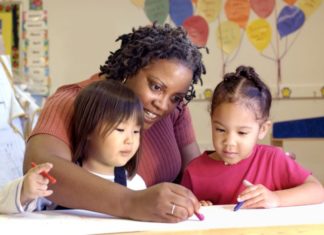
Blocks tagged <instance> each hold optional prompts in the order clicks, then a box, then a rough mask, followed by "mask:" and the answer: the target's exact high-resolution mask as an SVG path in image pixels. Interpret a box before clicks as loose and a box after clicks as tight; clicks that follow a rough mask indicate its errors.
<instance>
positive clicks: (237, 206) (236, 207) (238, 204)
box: [233, 201, 244, 211]
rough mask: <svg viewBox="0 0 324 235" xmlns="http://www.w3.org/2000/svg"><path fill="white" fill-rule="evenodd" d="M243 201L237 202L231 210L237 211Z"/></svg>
mask: <svg viewBox="0 0 324 235" xmlns="http://www.w3.org/2000/svg"><path fill="white" fill-rule="evenodd" d="M243 203H244V201H241V202H238V203H237V204H236V205H235V207H234V209H233V211H237V210H238V209H240V208H241V206H243Z"/></svg>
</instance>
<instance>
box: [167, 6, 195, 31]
mask: <svg viewBox="0 0 324 235" xmlns="http://www.w3.org/2000/svg"><path fill="white" fill-rule="evenodd" d="M192 15H193V6H192V2H191V0H170V17H171V19H172V21H173V22H174V23H175V24H176V25H177V26H180V25H182V24H183V21H185V19H187V18H189V17H190V16H192Z"/></svg>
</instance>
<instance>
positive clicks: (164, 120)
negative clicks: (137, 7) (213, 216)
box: [24, 24, 205, 222]
mask: <svg viewBox="0 0 324 235" xmlns="http://www.w3.org/2000/svg"><path fill="white" fill-rule="evenodd" d="M118 40H121V46H120V48H119V49H118V50H116V51H115V52H114V53H111V55H110V56H109V57H108V60H107V61H106V62H105V65H103V66H101V67H100V70H101V72H100V73H99V74H95V75H93V76H92V77H91V78H90V79H88V80H85V81H83V82H80V83H78V84H72V85H67V86H63V87H61V88H59V89H58V90H57V92H56V93H55V94H54V95H53V96H52V97H50V98H49V99H48V101H47V103H46V105H45V107H44V109H43V111H42V114H41V116H40V119H39V122H38V124H37V126H36V127H35V129H34V131H33V133H32V135H31V137H30V139H29V141H28V143H27V148H26V156H25V162H24V168H25V169H27V168H28V166H29V164H30V162H31V161H35V162H46V161H49V162H52V163H53V164H54V169H53V171H52V174H53V175H54V176H56V178H57V179H58V183H57V184H56V185H55V186H53V189H54V194H53V196H51V199H52V200H53V201H55V202H56V203H58V204H60V205H62V206H66V207H70V208H84V209H90V210H94V211H99V212H104V213H109V214H112V215H116V216H121V217H127V218H132V219H139V220H150V221H166V222H176V221H180V220H183V219H186V218H188V217H189V216H191V215H192V214H193V212H194V211H196V210H197V209H198V208H199V203H198V201H197V199H196V198H195V197H194V196H193V194H192V193H191V192H190V191H189V190H186V189H184V188H183V187H181V186H178V185H174V184H169V183H163V184H158V185H155V186H153V187H149V188H148V189H147V190H144V191H140V192H132V191H130V190H127V189H125V188H120V187H119V186H117V185H114V184H110V183H107V182H105V181H102V180H101V179H99V178H98V177H95V176H92V175H90V174H88V173H87V172H85V171H83V170H81V169H79V168H78V167H76V166H74V165H73V164H72V163H70V161H71V151H70V140H69V137H68V132H67V129H68V126H67V125H68V123H69V119H70V117H71V114H72V112H73V111H72V108H71V107H72V103H73V100H74V98H75V96H76V94H77V93H78V92H79V91H80V90H81V89H82V88H84V87H85V86H87V85H88V84H90V83H92V82H93V81H96V80H100V79H114V80H119V81H120V82H122V83H124V84H125V85H126V86H128V87H130V88H131V89H132V90H133V91H134V92H135V93H136V94H137V95H138V96H139V98H140V100H141V101H142V103H143V106H144V129H146V130H145V132H144V135H143V142H142V143H143V145H142V153H141V155H140V162H139V169H138V173H139V175H141V176H142V177H143V178H144V180H145V182H146V184H147V185H148V186H150V185H153V184H157V183H159V182H165V181H169V182H171V181H173V180H174V179H176V177H177V176H178V174H179V173H180V171H181V168H182V169H183V168H184V167H185V165H186V164H187V163H188V162H189V161H190V160H191V159H192V158H194V157H196V156H198V155H199V153H200V152H199V148H198V146H197V143H196V141H195V137H194V132H193V128H192V125H191V119H190V115H189V112H188V110H187V107H185V106H184V105H183V104H184V102H188V101H190V100H191V99H192V98H193V97H194V87H193V85H194V84H196V83H197V82H198V81H199V80H201V78H200V76H201V74H202V73H205V68H204V65H203V63H202V61H201V53H200V52H199V50H198V48H197V47H196V46H194V45H193V44H192V43H191V42H190V40H189V39H188V37H187V35H186V33H185V31H184V30H183V29H182V28H181V27H177V28H172V27H170V26H169V25H165V26H158V25H155V24H154V25H153V26H146V27H140V28H138V29H137V30H135V29H133V31H132V33H129V34H124V35H122V36H120V37H119V38H118V39H117V41H118ZM67 172H68V174H67ZM80 179H82V180H80ZM89 192H91V194H90V193H89ZM80 195H82V197H80ZM107 199H108V200H107ZM174 205H176V209H174Z"/></svg>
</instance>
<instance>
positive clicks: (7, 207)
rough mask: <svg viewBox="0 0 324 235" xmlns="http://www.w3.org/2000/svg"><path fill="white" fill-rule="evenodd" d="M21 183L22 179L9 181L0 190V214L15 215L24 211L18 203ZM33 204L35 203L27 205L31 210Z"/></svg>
mask: <svg viewBox="0 0 324 235" xmlns="http://www.w3.org/2000/svg"><path fill="white" fill-rule="evenodd" d="M23 181H24V178H23V177H21V178H18V179H16V180H14V181H11V182H10V183H8V184H7V185H5V186H4V187H3V188H2V189H1V190H0V213H3V214H16V213H22V212H24V211H25V208H24V207H23V206H22V205H21V203H20V196H21V189H22V185H23ZM34 203H35V202H31V203H29V205H31V207H30V208H31V210H32V207H33V206H32V205H33V204H34ZM27 207H28V206H27ZM34 209H35V208H34Z"/></svg>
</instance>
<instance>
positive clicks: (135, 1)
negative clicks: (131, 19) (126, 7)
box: [131, 0, 145, 8]
mask: <svg viewBox="0 0 324 235" xmlns="http://www.w3.org/2000/svg"><path fill="white" fill-rule="evenodd" d="M144 1H145V0H131V2H132V3H133V4H134V5H135V6H137V7H139V8H144Z"/></svg>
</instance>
